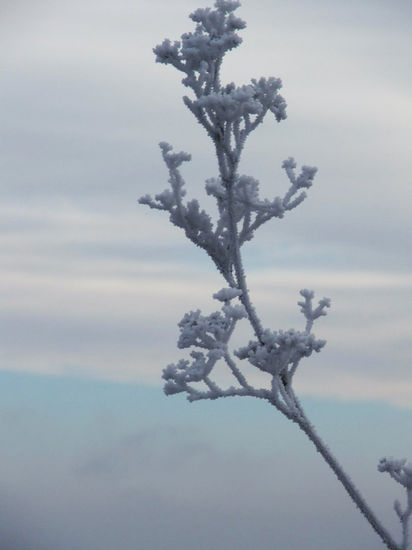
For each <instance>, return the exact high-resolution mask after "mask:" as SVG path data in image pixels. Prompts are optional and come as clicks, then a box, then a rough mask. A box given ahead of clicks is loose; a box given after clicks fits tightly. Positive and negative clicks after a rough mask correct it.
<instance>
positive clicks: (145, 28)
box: [0, 0, 412, 405]
mask: <svg viewBox="0 0 412 550" xmlns="http://www.w3.org/2000/svg"><path fill="white" fill-rule="evenodd" d="M196 7H198V3H197V2H194V1H192V0H190V1H189V0H184V1H181V2H173V3H170V2H168V3H166V2H142V1H140V2H134V1H131V0H130V1H126V0H122V1H120V2H113V1H104V2H97V1H96V0H87V1H82V2H80V1H74V2H73V1H71V2H66V1H64V0H59V1H58V2H51V1H46V0H45V1H43V2H36V3H35V5H34V4H33V3H28V2H24V1H19V2H13V3H11V2H8V3H6V4H5V13H4V17H3V18H2V40H3V43H4V46H3V50H5V51H6V52H7V55H4V56H3V58H2V60H1V69H2V73H3V84H2V104H3V106H4V109H3V115H2V116H3V121H2V133H3V142H4V148H3V177H2V182H1V186H2V196H3V200H2V204H1V206H0V208H1V230H2V234H1V243H0V244H1V248H2V258H1V269H2V278H3V285H2V290H1V292H2V293H3V297H2V298H3V306H2V312H1V322H2V327H3V328H2V334H3V338H4V342H3V343H2V350H1V356H0V357H1V366H3V367H4V368H18V369H28V370H34V371H43V372H62V371H68V372H85V373H89V374H93V375H95V376H103V377H110V378H117V377H121V378H127V379H131V378H134V379H139V380H146V381H147V380H150V381H154V380H157V378H158V376H159V375H158V373H159V370H160V366H161V365H162V364H163V363H165V362H167V361H168V360H172V359H174V357H175V356H176V353H177V352H175V350H174V338H175V334H176V331H175V329H174V328H173V325H174V323H175V322H176V321H177V320H179V319H180V317H181V316H182V315H183V313H184V312H185V311H186V310H187V309H194V308H197V307H199V306H203V307H205V308H208V309H210V308H213V305H211V304H210V295H211V294H212V293H213V292H215V291H216V290H217V289H218V288H219V287H220V286H221V282H220V281H219V279H218V276H217V275H214V274H212V271H211V268H210V267H208V264H207V261H206V259H205V258H203V257H202V256H201V254H200V253H199V251H197V250H191V249H190V246H189V244H186V243H184V239H183V236H182V235H181V234H179V232H178V231H177V230H174V229H170V228H169V227H168V224H167V220H166V219H161V216H160V215H157V213H153V212H146V211H145V210H144V209H143V208H142V207H137V205H136V199H137V197H139V196H140V195H142V194H144V193H146V192H153V193H155V192H157V191H161V190H162V189H163V188H164V187H165V186H166V178H167V177H166V173H165V169H164V167H163V166H162V164H161V162H160V159H159V153H158V150H157V145H156V143H157V141H159V140H161V139H167V140H169V141H171V142H172V143H175V144H176V147H177V148H183V149H188V150H190V152H191V153H193V163H191V165H190V166H188V167H187V170H186V172H185V175H186V176H187V181H188V182H189V183H190V185H191V189H190V194H192V195H195V196H200V195H201V192H202V191H201V187H202V185H203V182H204V180H205V179H206V178H207V177H210V176H212V175H215V170H216V169H215V164H214V159H213V152H212V148H211V146H210V144H209V143H208V141H207V139H206V137H205V136H203V135H202V134H201V132H200V128H198V127H197V125H196V124H195V123H194V121H193V120H191V116H190V113H188V112H186V111H185V108H184V106H183V104H182V102H181V99H180V98H181V95H182V93H183V90H182V87H181V85H180V82H179V81H180V77H179V76H178V75H177V74H173V71H172V70H170V69H169V68H165V67H162V66H159V65H156V64H155V63H154V61H153V54H152V51H151V48H152V47H153V45H155V44H156V43H158V42H159V41H161V40H162V39H163V37H164V36H170V37H171V38H175V37H176V38H177V37H179V36H180V34H181V33H182V32H184V31H185V30H187V29H189V28H190V22H189V21H188V19H187V17H186V16H187V14H188V13H189V12H190V11H192V10H193V9H195V8H196ZM241 15H242V16H243V17H244V18H245V19H246V20H247V21H248V28H247V30H246V31H245V32H244V44H243V45H242V46H241V47H240V48H239V50H238V51H236V52H234V53H233V54H231V56H228V61H227V66H226V68H225V71H224V76H225V77H226V78H227V79H228V80H230V79H232V78H233V79H236V80H237V81H238V82H239V83H240V82H247V81H248V80H249V78H250V77H253V76H259V75H260V74H265V75H268V74H274V75H276V76H281V77H282V79H283V81H284V95H285V97H286V99H287V101H288V104H289V119H288V120H287V121H285V122H284V123H282V124H281V125H279V126H277V125H275V123H274V122H273V121H270V122H268V123H267V124H266V125H265V126H264V127H262V128H261V130H260V131H259V132H257V133H256V136H253V138H252V139H251V140H250V144H249V148H247V149H246V151H245V157H244V161H243V165H242V169H243V170H244V172H245V173H249V174H252V175H254V176H256V177H258V178H259V179H261V180H262V185H263V187H264V190H265V192H266V193H267V195H268V196H273V195H275V194H277V193H278V192H280V189H282V186H283V185H284V179H283V175H282V174H281V171H280V164H281V161H282V160H283V159H284V158H286V157H288V156H290V155H295V156H296V158H297V160H298V162H299V163H307V164H316V165H318V166H319V168H320V171H319V175H318V177H317V180H316V183H315V187H314V188H313V189H312V190H311V192H310V195H311V196H310V198H309V199H308V201H307V202H306V203H305V204H304V205H303V206H302V207H301V209H300V212H295V213H293V215H292V216H291V217H290V218H289V219H286V220H283V221H281V222H280V223H278V224H273V225H272V226H271V227H270V228H267V229H265V230H262V232H261V234H260V235H259V236H258V237H257V239H256V241H255V242H254V243H251V244H250V245H248V246H249V248H248V249H247V250H246V263H247V265H248V266H250V268H251V269H252V271H253V276H252V277H251V289H252V292H253V293H254V295H255V296H256V300H257V301H258V302H259V303H260V304H261V307H262V311H263V313H262V314H263V315H264V316H265V318H266V319H267V320H268V323H269V321H270V322H271V323H273V324H274V327H275V328H278V327H280V326H283V328H287V327H286V326H285V325H287V324H288V323H289V322H290V323H296V322H299V320H297V321H296V320H295V319H297V317H293V315H294V312H295V301H296V297H295V296H296V295H297V291H298V289H299V288H301V287H302V286H309V284H310V285H312V286H313V287H314V288H315V289H318V291H319V293H321V294H326V293H328V294H329V295H331V297H332V298H333V299H334V300H335V306H334V307H335V309H334V311H333V313H332V315H331V317H330V319H328V320H326V321H325V322H323V323H322V326H321V327H319V330H318V332H320V333H322V335H326V336H327V337H328V338H329V342H330V346H329V348H328V349H327V350H326V351H325V352H324V354H323V358H322V357H320V358H319V359H318V358H316V359H317V360H318V363H317V364H318V367H316V368H317V369H318V370H315V367H312V368H313V370H312V374H311V378H310V379H308V378H305V377H304V375H302V390H303V391H308V392H310V393H318V394H319V393H321V394H328V392H329V393H330V394H331V395H336V394H338V395H340V396H341V397H342V396H344V395H348V396H350V395H353V396H357V397H377V396H378V397H380V398H383V399H387V400H390V401H391V402H395V403H397V404H402V405H405V404H407V403H408V402H410V391H411V387H412V386H411V377H410V374H409V373H410V366H409V361H408V357H409V355H410V341H409V340H410V338H409V335H408V331H407V329H406V327H408V326H410V325H411V316H410V312H409V310H408V307H407V305H406V304H407V303H408V301H410V293H411V286H410V284H409V282H408V283H407V284H400V283H399V281H400V279H399V277H402V276H404V274H406V273H407V272H408V271H409V272H410V268H411V255H410V253H409V249H410V243H409V236H410V235H411V234H412V227H411V219H412V217H411V215H410V203H411V202H410V199H411V185H410V168H409V167H410V145H409V144H410V142H411V128H412V124H411V122H412V120H411V112H412V110H411V108H410V88H411V76H410V71H409V68H408V60H409V58H410V53H411V37H410V33H409V29H410V21H411V8H410V6H409V4H407V3H405V2H402V1H399V2H392V3H391V5H390V7H388V5H387V4H385V3H381V2H369V1H368V2H363V3H362V6H359V3H355V2H353V3H352V2H349V3H348V2H345V3H341V2H335V1H332V2H323V1H318V0H313V1H311V2H305V3H304V4H303V3H302V2H299V1H298V0H296V1H293V2H288V3H287V4H281V5H276V4H274V3H273V2H269V1H266V0H262V1H261V2H260V3H259V6H257V3H256V2H253V3H251V2H246V1H245V2H244V6H243V7H242V13H241ZM192 189H193V192H192ZM194 266H196V267H194ZM279 267H281V271H280V273H279V271H278V270H279ZM263 268H265V270H267V269H268V268H270V270H269V271H262V270H263ZM259 269H260V270H261V271H260V275H259V273H258V272H259ZM285 271H286V272H288V274H287V275H286V279H287V280H289V281H292V282H290V284H286V283H281V282H280V283H279V285H278V286H277V287H276V285H272V284H271V283H270V282H269V281H270V280H276V277H277V273H278V274H279V276H282V275H281V274H282V273H283V272H285ZM322 272H323V273H325V274H326V278H328V280H324V279H325V278H324V279H323V280H322V279H321V278H320V277H318V278H316V276H312V275H311V274H315V275H316V274H317V275H319V274H320V273H322ZM262 278H263V279H264V281H263V279H262ZM376 278H378V279H379V280H381V279H382V278H384V279H385V280H386V281H387V284H385V285H384V286H383V287H379V286H378V288H373V289H370V288H368V287H369V285H368V283H367V285H366V288H365V285H364V283H363V282H362V281H364V280H366V281H370V285H371V286H373V285H374V283H373V281H375V280H376ZM255 280H256V281H257V283H256V284H255V283H254V281H255ZM337 281H339V283H338V282H337ZM348 281H352V283H353V286H352V287H351V288H350V289H349V288H348ZM352 283H351V284H352ZM259 285H262V286H259ZM286 287H287V293H286V294H287V296H288V298H290V301H288V302H286V300H285V299H284V297H285V296H286V294H285V289H286ZM262 288H265V289H266V291H267V293H268V294H267V295H266V297H265V296H264V295H263V294H262V290H261V289H262ZM199 296H204V297H201V298H200V299H199ZM267 296H270V299H267ZM265 304H270V306H271V308H272V313H271V312H270V311H269V310H268V308H266V307H265ZM360 319H362V322H359V320H360ZM159 341H161V342H162V346H160V347H159V345H158V342H159ZM314 362H315V360H314ZM326 364H327V368H328V372H329V370H330V369H335V372H336V374H334V375H333V376H334V377H335V376H336V383H333V382H330V385H328V387H327V388H325V387H324V384H322V379H323V377H324V375H323V374H322V372H323V371H322V369H323V368H326ZM394 365H395V366H394ZM372 367H373V368H374V369H375V370H374V373H375V374H374V378H373V381H372V382H371V380H370V372H371V369H372ZM389 369H391V372H393V371H394V370H395V371H396V375H397V376H398V377H399V383H397V385H396V384H395V386H396V387H395V386H394V385H393V384H394V383H393V382H392V384H389V382H388V376H387V374H386V373H387V372H388V370H389ZM308 372H309V369H308ZM314 373H317V374H314ZM349 373H350V375H353V376H354V377H355V378H354V382H353V383H352V384H351V383H350V381H349ZM359 387H360V388H361V390H358V389H357V388H359ZM338 388H344V391H340V392H339V391H338ZM362 388H363V389H362Z"/></svg>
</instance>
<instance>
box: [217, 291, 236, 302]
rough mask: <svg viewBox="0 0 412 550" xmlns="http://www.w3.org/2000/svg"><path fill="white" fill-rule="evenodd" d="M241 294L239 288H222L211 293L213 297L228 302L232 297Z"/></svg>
mask: <svg viewBox="0 0 412 550" xmlns="http://www.w3.org/2000/svg"><path fill="white" fill-rule="evenodd" d="M241 295H242V291H241V290H240V288H222V289H221V290H219V292H215V294H213V298H215V299H216V300H219V301H220V302H228V301H229V300H232V299H233V298H237V297H238V296H241Z"/></svg>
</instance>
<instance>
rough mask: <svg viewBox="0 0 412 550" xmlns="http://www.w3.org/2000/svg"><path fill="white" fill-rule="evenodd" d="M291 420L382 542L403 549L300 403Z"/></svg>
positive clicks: (391, 549) (396, 549) (393, 547)
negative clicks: (297, 412) (307, 439)
mask: <svg viewBox="0 0 412 550" xmlns="http://www.w3.org/2000/svg"><path fill="white" fill-rule="evenodd" d="M292 420H293V421H294V422H295V423H296V424H297V425H298V426H299V428H300V429H301V430H302V431H303V432H305V434H306V435H307V436H308V438H309V439H310V440H311V441H312V443H313V444H314V445H315V447H316V450H317V451H318V452H319V453H320V454H321V455H322V457H323V458H324V460H325V462H326V463H327V464H328V465H329V466H330V468H331V469H332V470H333V472H334V473H335V475H336V477H337V478H338V480H339V481H340V482H341V483H342V485H343V486H344V488H345V489H346V492H347V493H348V494H349V496H350V497H351V499H352V500H353V502H354V503H355V504H356V506H357V508H358V509H359V511H360V512H361V514H363V516H364V517H365V518H366V519H367V521H368V522H369V524H370V525H371V526H372V528H373V529H374V530H375V532H376V533H377V534H378V535H379V536H380V538H381V539H382V541H383V543H384V544H385V545H386V546H387V547H388V548H389V549H390V550H403V549H404V548H407V546H404V545H402V546H400V545H399V544H397V543H396V542H395V541H394V540H393V538H392V536H391V535H390V534H389V533H388V531H387V530H386V529H385V528H384V527H383V526H382V523H381V522H380V521H379V520H378V519H377V517H376V516H375V514H374V513H373V512H372V510H371V509H370V508H369V506H368V504H367V503H366V501H365V500H364V498H363V497H362V495H361V494H360V492H359V490H358V489H357V488H356V486H355V485H354V483H353V482H352V480H351V479H350V477H349V476H348V475H347V474H346V473H345V471H344V469H343V468H342V466H341V465H340V464H339V462H338V461H337V460H336V458H335V457H334V456H333V454H332V453H331V452H330V450H329V449H328V447H327V445H326V444H325V443H324V442H323V441H322V439H321V438H320V437H319V435H318V434H317V433H316V430H315V428H314V427H313V425H312V424H311V423H310V421H309V420H308V418H307V417H306V415H305V413H304V412H303V409H302V407H301V405H299V415H298V416H297V417H295V418H292Z"/></svg>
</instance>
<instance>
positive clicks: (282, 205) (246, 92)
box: [139, 0, 412, 550]
mask: <svg viewBox="0 0 412 550" xmlns="http://www.w3.org/2000/svg"><path fill="white" fill-rule="evenodd" d="M239 6H240V2H238V1H230V0H217V1H216V2H215V4H214V9H213V8H201V9H197V10H196V11H194V12H193V13H192V14H191V15H190V18H191V19H192V21H193V22H194V23H195V30H194V31H193V32H188V33H185V34H183V35H182V36H181V40H180V41H174V42H171V41H170V40H169V39H166V40H164V41H163V42H162V43H161V44H160V45H158V46H156V47H155V48H154V50H153V51H154V53H155V55H156V61H157V62H159V63H163V64H165V65H172V66H173V67H175V68H176V69H177V70H178V71H180V72H181V73H183V80H182V83H183V85H184V86H185V87H186V88H189V90H190V93H191V97H187V96H185V97H184V98H183V101H184V103H185V105H186V106H187V107H188V109H189V110H190V111H191V112H192V113H193V115H194V116H195V118H196V120H197V122H198V123H199V124H200V125H201V126H202V127H203V128H204V129H205V131H206V132H207V134H208V136H209V137H210V139H211V140H212V143H213V146H214V149H215V152H216V157H217V164H218V170H217V174H216V175H215V176H214V177H210V178H208V179H206V186H205V187H206V193H207V194H208V195H210V196H212V197H213V198H214V199H215V200H216V204H217V209H218V210H217V211H218V216H217V219H216V220H212V217H211V216H210V215H209V214H208V213H207V212H206V211H205V210H203V209H201V207H200V205H199V202H198V201H197V200H196V199H191V200H189V201H186V200H185V197H186V187H185V182H184V180H183V177H182V175H181V172H180V169H181V166H182V164H183V163H184V162H188V161H190V159H191V157H190V155H189V154H188V153H185V152H180V153H175V152H173V148H172V146H171V145H169V144H168V143H166V142H161V143H160V148H161V152H162V156H163V160H164V162H165V165H166V167H167V170H168V172H169V184H170V187H169V188H168V189H166V190H165V191H163V192H161V193H159V194H157V195H155V197H154V198H152V197H150V196H149V195H146V196H144V197H142V198H141V199H140V200H139V202H140V203H142V204H146V205H148V206H149V207H150V208H153V209H157V210H164V211H167V212H168V213H169V217H170V221H171V222H172V223H173V224H174V225H176V226H177V227H180V228H181V229H183V231H184V232H185V235H186V237H187V238H188V239H189V240H190V241H192V242H193V243H194V244H195V245H196V246H198V247H200V248H201V249H203V250H204V251H205V252H206V253H207V254H208V255H209V257H210V258H211V259H212V261H213V262H214V264H215V266H216V268H217V269H218V271H219V272H220V274H221V275H222V277H223V278H224V280H225V284H226V285H227V286H226V287H225V288H222V289H221V290H219V291H218V292H216V293H215V294H213V298H215V299H216V300H218V301H220V302H222V306H221V310H220V311H215V312H214V313H211V314H209V315H204V314H202V312H201V311H200V310H196V311H191V312H189V313H186V314H185V315H184V317H183V319H182V320H181V321H180V323H179V329H180V336H179V339H178V347H179V348H181V349H191V351H190V354H189V358H188V359H181V360H179V361H178V362H177V363H176V364H170V365H168V366H167V367H166V368H165V369H164V370H163V379H164V380H165V386H164V391H165V393H166V394H167V395H171V394H175V393H186V395H187V398H188V399H189V400H190V401H197V400H201V399H217V398H220V397H233V396H252V397H257V398H260V399H265V400H267V401H268V402H269V403H270V404H271V405H273V406H274V407H276V408H277V409H278V410H279V411H280V412H281V413H282V414H284V415H285V416H286V417H287V418H288V419H290V420H292V421H293V422H294V423H296V424H297V425H298V426H299V428H300V429H301V430H302V431H303V432H304V433H305V434H306V435H307V436H308V437H309V439H310V440H311V441H312V443H313V444H314V445H315V447H316V449H317V450H318V452H319V453H320V454H321V456H322V457H323V458H324V459H325V461H326V462H327V464H328V465H329V466H330V467H331V468H332V470H333V471H334V473H335V474H336V476H337V478H338V480H339V481H340V482H341V483H342V485H343V486H344V488H345V490H346V491H347V493H348V494H349V496H350V497H351V498H352V500H353V502H354V503H355V505H356V506H357V507H358V508H359V510H360V512H361V513H362V514H363V515H364V517H365V519H366V520H367V521H368V522H369V523H370V525H371V526H372V528H373V529H374V530H375V531H376V533H377V534H378V535H379V537H380V538H381V540H382V541H383V543H384V544H385V545H386V546H387V547H388V548H389V549H390V550H406V549H407V547H408V544H409V538H408V521H409V518H410V516H411V514H412V464H410V463H407V462H406V460H394V459H382V460H381V462H380V463H379V470H380V471H382V472H388V473H389V474H390V475H391V476H392V478H393V479H395V480H396V481H397V482H398V483H400V484H401V485H402V486H403V487H405V489H406V491H407V499H408V504H407V506H406V508H405V509H402V508H401V505H400V504H399V502H398V501H396V503H395V511H396V513H397V515H398V517H399V519H400V521H401V523H402V533H403V540H402V543H401V544H400V545H399V544H397V543H396V542H395V541H394V540H393V538H392V537H391V535H390V534H389V533H388V532H387V531H386V529H385V528H384V527H383V525H382V524H381V522H380V521H379V520H378V519H377V518H376V516H375V514H374V513H373V512H372V510H371V509H370V508H369V506H368V504H367V503H366V502H365V500H364V499H363V497H362V495H361V494H360V493H359V491H358V489H357V488H356V487H355V485H354V483H353V482H352V480H351V479H350V478H349V476H348V475H347V474H346V473H345V471H344V470H343V468H342V466H341V465H340V464H339V463H338V461H337V460H336V459H335V457H334V456H333V454H332V453H331V452H330V450H329V449H328V447H327V446H326V445H325V443H324V442H323V441H322V440H321V439H320V437H319V436H318V434H317V433H316V431H315V428H314V426H313V425H312V424H311V422H310V421H309V419H308V418H307V416H306V414H305V412H304V410H303V408H302V405H301V403H300V401H299V399H298V398H297V396H296V394H295V393H294V390H293V380H294V375H295V374H296V372H297V369H298V367H299V365H300V363H301V361H302V359H304V358H307V357H309V356H311V355H312V353H313V352H320V351H321V349H322V348H323V347H324V345H325V343H326V342H325V340H320V339H317V338H316V337H315V335H314V334H313V333H312V332H311V331H312V328H313V324H314V322H315V321H316V320H317V319H319V318H320V317H323V316H325V315H326V313H327V308H329V307H330V300H329V299H328V298H322V299H321V300H319V301H318V303H317V304H316V305H314V303H313V300H314V292H313V291H311V290H308V289H303V290H301V291H300V295H301V297H302V299H301V300H300V301H299V302H298V305H299V307H300V310H301V312H302V314H303V316H304V318H305V321H306V324H305V327H304V329H303V330H300V331H299V330H295V329H289V330H271V329H268V328H264V327H263V325H262V322H261V321H260V319H259V317H258V315H257V313H256V311H255V309H254V306H253V304H252V302H251V299H250V296H249V290H248V288H247V284H246V278H245V273H244V269H243V263H242V257H241V252H240V251H241V247H242V246H243V245H244V243H245V242H246V241H250V240H251V239H252V238H253V237H254V235H255V232H256V230H257V229H259V227H260V226H261V225H263V224H264V223H266V222H268V221H269V220H271V219H272V218H283V217H284V215H285V214H286V213H287V212H289V211H291V210H293V209H295V208H296V207H297V206H298V205H299V204H301V203H302V202H303V201H304V200H305V198H306V196H307V195H306V191H307V190H308V189H309V188H310V187H311V186H312V184H313V180H314V177H315V174H316V171H317V169H316V168H314V167H310V166H305V165H304V166H303V167H302V168H301V171H300V173H296V168H297V164H296V162H295V159H294V158H293V157H289V158H288V159H286V160H285V161H284V162H283V163H282V169H283V170H284V171H285V174H286V177H287V180H288V186H287V189H286V190H285V191H283V192H281V193H280V194H279V195H278V196H276V197H275V198H273V199H267V198H264V199H262V198H260V196H259V182H258V181H257V180H256V179H254V178H253V177H252V176H249V175H245V174H239V172H238V167H239V161H240V157H241V153H242V150H243V147H244V145H245V142H246V140H247V138H248V136H249V135H250V133H251V132H252V131H254V130H255V129H256V128H257V127H258V125H259V124H260V123H261V122H262V121H263V119H264V118H265V116H266V115H267V114H270V113H272V114H273V115H274V118H275V120H276V121H277V122H281V121H282V120H285V119H286V102H285V100H284V99H283V97H282V96H281V95H280V93H279V91H280V89H281V87H282V83H281V80H280V79H279V78H275V77H269V78H263V77H261V78H259V79H252V80H251V81H250V83H249V84H245V85H241V86H237V85H235V84H234V83H233V82H232V83H228V84H225V85H223V84H222V83H221V81H220V69H221V65H222V60H223V57H224V56H225V54H226V53H227V52H229V51H230V50H232V49H233V48H236V47H237V46H239V44H240V43H241V42H242V39H241V38H240V36H239V35H238V34H237V31H240V30H242V29H244V28H245V26H246V24H245V22H244V21H242V20H241V19H240V18H238V17H237V16H235V15H234V12H235V11H236V9H237V8H238V7H239ZM232 300H236V301H237V303H232ZM242 319H247V321H248V322H249V323H250V325H251V327H252V329H253V331H254V339H253V340H251V341H250V342H249V344H247V345H246V346H243V347H240V348H239V349H237V350H236V351H234V352H233V353H232V352H231V351H230V350H229V347H228V343H229V340H230V338H231V336H232V334H233V331H234V330H235V328H236V326H237V323H238V322H239V321H241V320H242ZM193 348H194V349H193ZM233 356H235V358H237V359H239V363H240V364H241V365H242V364H244V363H242V362H243V361H247V362H248V363H249V364H250V365H252V366H254V367H256V368H257V369H259V370H260V371H263V372H264V373H265V374H266V376H267V378H268V382H269V383H268V384H267V386H265V387H262V388H255V387H253V386H252V385H251V384H249V382H248V381H247V379H246V377H245V376H244V375H243V373H242V371H241V368H240V367H239V365H238V364H237V363H236V362H235V358H234V357H233ZM218 363H219V364H220V365H221V364H223V366H226V368H228V369H229V371H230V372H231V373H232V375H233V377H234V385H233V386H230V387H228V388H220V387H219V386H218V385H217V384H216V383H215V382H214V381H213V379H212V377H213V369H214V367H215V366H216V365H217V364H218Z"/></svg>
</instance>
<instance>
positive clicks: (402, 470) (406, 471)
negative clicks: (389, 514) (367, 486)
mask: <svg viewBox="0 0 412 550" xmlns="http://www.w3.org/2000/svg"><path fill="white" fill-rule="evenodd" d="M378 470H379V471H380V472H387V473H388V474H389V475H390V476H391V478H392V479H394V480H395V481H397V482H398V483H400V484H401V485H402V486H403V487H405V490H406V506H405V508H404V509H402V506H401V503H400V502H399V500H395V502H394V505H393V507H394V510H395V512H396V515H397V516H398V518H399V521H400V522H401V525H402V544H401V546H400V548H401V549H402V550H406V549H407V548H408V547H409V542H410V526H409V521H410V519H411V516H412V462H407V460H406V458H402V459H395V458H381V460H380V461H379V464H378Z"/></svg>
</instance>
